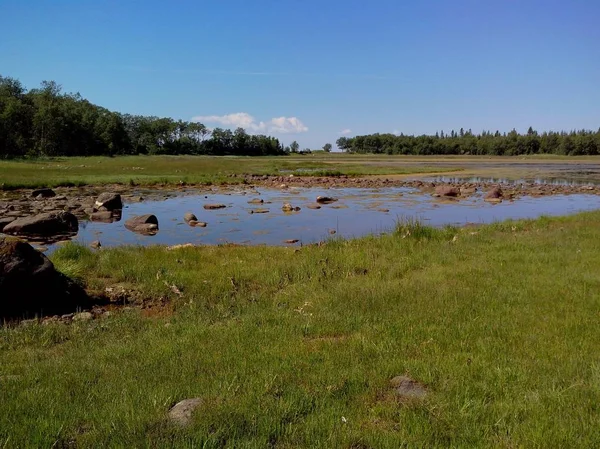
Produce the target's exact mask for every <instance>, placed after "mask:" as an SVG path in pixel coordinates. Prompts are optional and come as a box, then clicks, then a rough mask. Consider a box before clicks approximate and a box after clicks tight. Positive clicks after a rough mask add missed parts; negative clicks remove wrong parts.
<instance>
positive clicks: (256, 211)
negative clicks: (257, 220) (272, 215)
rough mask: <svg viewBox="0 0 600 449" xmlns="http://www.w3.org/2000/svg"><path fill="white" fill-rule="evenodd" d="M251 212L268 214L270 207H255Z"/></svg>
mask: <svg viewBox="0 0 600 449" xmlns="http://www.w3.org/2000/svg"><path fill="white" fill-rule="evenodd" d="M250 213H251V214H268V213H269V209H253V210H251V211H250Z"/></svg>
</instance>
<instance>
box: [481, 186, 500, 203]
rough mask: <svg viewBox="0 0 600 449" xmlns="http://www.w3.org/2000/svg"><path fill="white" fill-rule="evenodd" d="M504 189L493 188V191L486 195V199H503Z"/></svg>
mask: <svg viewBox="0 0 600 449" xmlns="http://www.w3.org/2000/svg"><path fill="white" fill-rule="evenodd" d="M502 196H503V195H502V189H501V188H500V186H496V187H493V188H492V190H490V191H489V192H488V193H487V194H486V195H485V199H486V200H491V199H499V198H502Z"/></svg>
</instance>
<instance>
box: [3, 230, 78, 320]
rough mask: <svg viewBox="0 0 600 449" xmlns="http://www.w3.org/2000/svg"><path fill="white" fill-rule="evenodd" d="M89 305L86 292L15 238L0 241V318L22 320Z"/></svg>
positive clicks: (29, 246)
mask: <svg viewBox="0 0 600 449" xmlns="http://www.w3.org/2000/svg"><path fill="white" fill-rule="evenodd" d="M87 305H88V298H87V295H86V294H85V291H84V290H83V289H82V288H81V287H79V286H78V285H77V284H75V283H74V282H73V281H71V280H70V279H69V278H68V277H66V276H65V275H63V274H62V273H60V272H58V271H56V269H55V268H54V265H53V264H52V262H51V261H50V259H48V258H47V257H46V256H45V255H44V254H42V253H41V252H39V251H37V250H35V249H34V248H33V247H32V246H31V245H30V244H29V243H26V242H24V241H22V240H19V239H17V238H14V237H0V317H2V318H23V317H26V316H33V315H48V314H50V315H52V314H57V313H66V312H69V311H74V310H76V309H77V308H78V307H85V306H87Z"/></svg>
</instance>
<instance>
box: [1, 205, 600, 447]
mask: <svg viewBox="0 0 600 449" xmlns="http://www.w3.org/2000/svg"><path fill="white" fill-rule="evenodd" d="M599 225H600V212H593V213H585V214H580V215H577V216H572V217H564V218H551V219H550V218H543V219H541V220H528V221H515V222H508V223H498V224H494V225H489V226H481V227H477V228H461V229H455V228H447V229H446V230H432V229H431V228H427V227H425V226H423V225H422V224H420V223H419V222H417V221H410V220H406V219H405V220H403V221H400V222H399V224H398V232H395V233H392V234H390V235H385V236H380V237H365V238H361V239H357V240H349V241H344V240H339V239H336V240H333V241H331V242H329V243H327V244H325V245H323V246H321V247H316V246H310V247H304V248H302V249H301V250H299V251H296V250H295V249H293V248H276V247H234V246H207V247H197V248H183V249H180V250H177V251H165V250H164V248H161V247H144V248H142V247H129V248H115V249H107V250H105V249H102V250H100V251H97V252H91V251H90V250H88V249H86V248H83V247H80V246H76V245H67V246H65V247H63V248H61V249H60V250H58V251H57V252H56V253H55V254H54V255H53V261H54V262H55V264H56V266H57V267H58V268H59V269H63V270H65V269H66V270H73V267H77V268H76V270H75V271H76V272H77V273H80V274H81V273H83V279H85V281H86V282H87V283H88V285H90V286H93V287H95V288H100V287H101V286H103V285H112V284H114V283H127V284H128V285H135V286H136V288H138V289H140V290H141V291H142V292H143V293H144V295H145V297H147V298H148V299H149V300H156V299H157V298H162V299H167V300H168V301H170V303H171V304H173V305H174V311H173V312H172V313H170V314H166V315H165V314H162V315H156V316H152V317H148V316H146V315H145V314H144V313H142V312H140V311H139V310H137V309H133V310H129V311H123V312H121V313H116V314H114V315H113V316H111V317H108V318H103V319H97V320H93V321H91V322H83V323H74V324H72V325H63V324H50V325H29V326H19V327H16V328H11V327H8V328H4V329H0V360H2V363H1V364H0V388H1V390H0V391H1V392H2V401H0V447H3V446H4V447H52V446H54V447H69V446H71V447H73V446H78V447H91V446H93V447H173V446H174V447H207V448H222V447H232V448H233V447H235V448H264V447H277V448H295V447H318V448H338V447H339V448H394V449H395V448H398V447H440V448H441V447H482V448H484V447H485V448H487V447H505V448H513V447H543V448H553V447H557V448H558V447H569V448H575V447H581V448H589V447H598V446H599V445H600V415H599V407H598V404H600V361H599V359H598V354H600V327H599V326H598V316H599V315H598V314H599V311H600V275H599V274H598V266H600V256H599V254H600V226H599ZM407 231H410V235H409V236H406V237H405V238H403V236H404V235H406V234H407ZM169 285H176V286H177V287H178V288H179V289H180V291H181V292H182V293H183V295H182V296H181V297H180V296H178V295H175V294H174V293H173V292H172V290H171V289H170V288H169ZM402 374H405V375H409V376H411V377H412V378H414V379H416V380H418V381H419V382H421V383H422V384H423V385H425V387H426V388H427V390H428V396H427V397H426V398H425V399H424V400H423V401H408V402H407V401H402V400H399V399H397V398H395V397H394V395H393V394H392V392H391V391H390V390H389V388H388V382H389V380H390V379H391V378H392V377H394V376H396V375H402ZM189 397H201V398H203V400H204V405H203V406H202V407H201V409H199V410H198V412H197V413H196V414H195V415H194V420H193V424H192V425H191V426H190V427H189V428H186V429H179V428H175V427H172V426H171V425H169V424H168V423H167V422H166V421H165V419H164V417H165V414H166V412H167V410H168V409H169V407H171V406H172V405H173V404H174V403H176V402H177V401H179V400H181V399H184V398H189Z"/></svg>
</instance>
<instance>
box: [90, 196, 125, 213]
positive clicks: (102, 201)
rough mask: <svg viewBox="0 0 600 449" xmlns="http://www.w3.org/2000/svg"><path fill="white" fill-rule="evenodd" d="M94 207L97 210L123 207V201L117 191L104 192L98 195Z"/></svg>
mask: <svg viewBox="0 0 600 449" xmlns="http://www.w3.org/2000/svg"><path fill="white" fill-rule="evenodd" d="M94 207H95V208H96V209H98V210H116V209H123V201H122V200H121V195H119V194H118V193H114V192H104V193H101V194H100V195H98V198H96V202H95V203H94Z"/></svg>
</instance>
